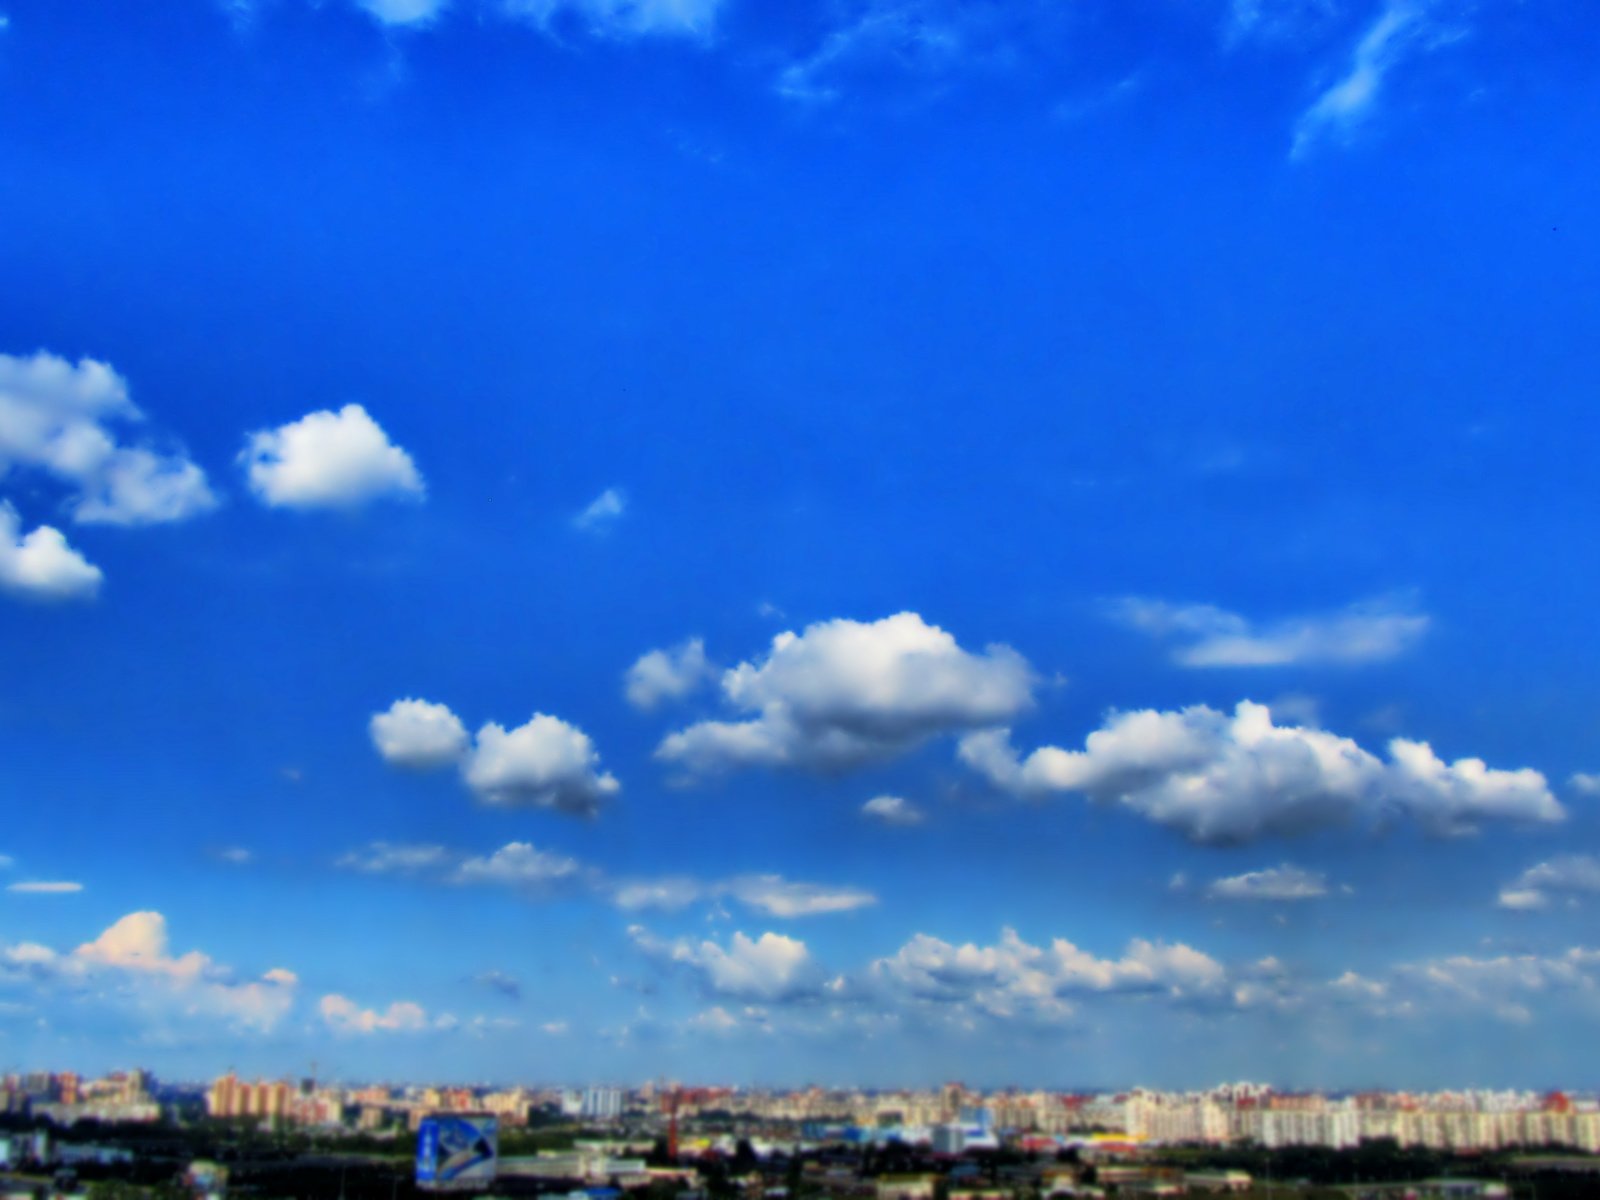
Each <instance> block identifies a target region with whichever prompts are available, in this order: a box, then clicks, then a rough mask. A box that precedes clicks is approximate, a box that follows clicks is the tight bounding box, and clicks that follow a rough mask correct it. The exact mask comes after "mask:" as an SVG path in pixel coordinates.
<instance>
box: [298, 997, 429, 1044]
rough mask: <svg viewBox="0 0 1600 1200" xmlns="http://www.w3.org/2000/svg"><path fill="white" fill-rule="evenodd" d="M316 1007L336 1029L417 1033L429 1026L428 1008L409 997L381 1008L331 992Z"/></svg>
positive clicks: (364, 1032) (363, 1032)
mask: <svg viewBox="0 0 1600 1200" xmlns="http://www.w3.org/2000/svg"><path fill="white" fill-rule="evenodd" d="M317 1011H318V1012H320V1013H321V1014H322V1019H323V1021H324V1022H325V1023H326V1024H327V1026H328V1028H329V1029H331V1030H333V1031H334V1032H335V1033H350V1034H371V1033H420V1032H422V1031H423V1030H425V1029H427V1028H428V1027H429V1023H428V1014H427V1012H426V1011H425V1010H424V1009H423V1008H422V1006H421V1005H419V1004H414V1003H412V1002H411V1001H409V1000H396V1001H395V1002H394V1003H393V1004H391V1005H389V1007H388V1008H386V1009H383V1010H381V1011H380V1010H378V1009H372V1008H362V1007H361V1006H360V1005H358V1004H357V1003H356V1002H355V1001H354V1000H351V999H349V998H348V997H345V996H341V995H338V994H337V993H330V994H329V995H326V996H324V997H323V998H322V999H321V1001H320V1002H319V1003H318V1004H317Z"/></svg>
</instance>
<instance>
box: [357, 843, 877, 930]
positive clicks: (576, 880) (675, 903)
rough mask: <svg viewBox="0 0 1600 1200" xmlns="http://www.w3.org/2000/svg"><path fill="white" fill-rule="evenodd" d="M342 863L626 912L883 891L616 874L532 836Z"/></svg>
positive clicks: (384, 847)
mask: <svg viewBox="0 0 1600 1200" xmlns="http://www.w3.org/2000/svg"><path fill="white" fill-rule="evenodd" d="M337 865H338V866H340V867H343V868H345V869H347V870H352V871H359V872H361V873H363V874H367V875H394V876H401V877H406V878H412V879H418V880H422V881H424V882H428V883H433V884H451V885H461V886H467V885H485V886H499V887H507V888H513V889H516V890H519V891H523V892H527V893H530V894H532V895H534V896H540V895H547V894H550V893H552V892H554V891H556V889H558V888H560V889H563V890H567V891H569V892H576V893H578V894H588V895H594V896H597V897H599V898H601V899H603V900H606V901H608V902H609V903H611V904H613V905H615V906H616V907H617V908H619V909H622V910H623V911H626V912H634V911H638V910H641V909H664V910H677V909H681V908H686V907H687V906H689V905H690V904H695V903H700V902H711V901H718V900H723V899H732V900H735V901H737V902H738V903H739V904H742V905H744V906H745V907H746V908H749V909H752V910H754V911H756V912H760V913H763V914H765V915H766V916H770V917H779V918H782V919H785V920H790V919H797V918H801V917H813V916H822V915H826V914H830V913H845V912H853V911H855V910H857V909H860V908H865V907H868V906H869V905H873V904H876V903H877V902H878V898H877V897H876V896H875V895H873V894H872V893H871V892H868V891H864V890H863V889H861V888H855V887H843V886H836V885H829V884H820V883H805V882H800V881H797V880H791V879H785V878H784V877H783V876H781V875H770V874H767V875H763V874H750V875H738V876H734V877H733V878H731V879H723V880H714V881H709V882H708V881H704V880H699V879H693V878H690V877H688V876H681V875H680V876H664V877H660V878H655V879H612V878H609V877H608V876H607V875H606V873H605V872H604V871H601V870H600V869H598V868H596V867H589V866H585V865H584V864H583V863H581V862H579V861H578V860H577V859H575V858H572V857H570V856H569V855H566V854H561V853H557V852H553V851H549V850H541V849H539V848H538V847H536V846H534V845H533V844H532V843H531V842H508V843H506V844H505V845H504V846H501V847H500V848H499V849H498V850H495V851H493V852H492V853H490V854H486V855H473V854H465V853H463V852H461V851H459V850H451V849H448V848H446V847H444V846H438V845H427V844H424V845H397V844H394V843H390V842H372V843H371V844H369V845H367V846H365V847H363V848H361V849H360V850H353V851H351V852H350V853H348V854H345V855H344V856H342V857H341V858H340V859H339V860H338V863H337Z"/></svg>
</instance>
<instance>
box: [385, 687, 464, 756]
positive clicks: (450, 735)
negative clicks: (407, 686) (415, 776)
mask: <svg viewBox="0 0 1600 1200" xmlns="http://www.w3.org/2000/svg"><path fill="white" fill-rule="evenodd" d="M367 729H368V732H369V733H370V734H371V736H372V744H373V745H374V746H376V747H377V749H378V753H379V754H380V755H381V756H382V757H383V760H384V761H385V762H387V763H391V764H393V765H394V766H398V767H410V768H412V769H416V770H425V769H427V768H430V767H442V766H446V765H448V764H449V763H453V762H459V761H460V760H461V757H462V756H463V755H464V754H465V753H466V751H467V744H468V741H469V739H468V737H467V727H466V726H465V725H463V724H462V723H461V718H459V717H458V716H456V715H455V713H453V712H451V711H450V709H449V708H448V707H446V706H445V705H443V704H432V703H430V702H429V701H427V700H416V699H406V700H396V701H395V702H394V703H393V704H391V705H390V706H389V707H388V708H387V709H385V710H384V711H383V712H381V713H374V714H373V715H372V719H371V721H369V722H368V725H367Z"/></svg>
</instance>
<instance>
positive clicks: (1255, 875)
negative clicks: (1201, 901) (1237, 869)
mask: <svg viewBox="0 0 1600 1200" xmlns="http://www.w3.org/2000/svg"><path fill="white" fill-rule="evenodd" d="M1327 894H1328V878H1327V876H1326V875H1324V874H1323V873H1322V872H1321V871H1308V870H1306V869H1305V868H1304V867H1297V866H1294V865H1293V864H1292V863H1284V864H1283V865H1282V866H1277V867H1267V868H1265V869H1263V870H1260V871H1246V872H1245V873H1244V874H1242V875H1230V876H1228V877H1227V878H1226V879H1218V880H1216V881H1215V882H1214V883H1212V884H1211V886H1210V887H1208V888H1206V895H1207V896H1210V897H1211V898H1212V899H1214V900H1318V899H1321V898H1322V897H1323V896H1326V895H1327Z"/></svg>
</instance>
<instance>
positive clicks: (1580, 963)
mask: <svg viewBox="0 0 1600 1200" xmlns="http://www.w3.org/2000/svg"><path fill="white" fill-rule="evenodd" d="M1597 968H1600V950H1595V949H1591V948H1588V947H1583V946H1574V947H1572V948H1570V949H1568V950H1566V951H1564V952H1561V953H1557V954H1550V955H1540V954H1504V955H1496V956H1492V957H1479V956H1474V955H1467V954H1461V955H1454V956H1451V957H1448V958H1432V959H1426V960H1424V961H1421V962H1416V963H1404V964H1401V965H1399V966H1397V967H1394V968H1393V969H1392V970H1391V971H1390V973H1389V978H1388V979H1387V980H1386V981H1383V982H1382V983H1371V982H1369V981H1363V980H1361V978H1360V977H1359V976H1353V977H1352V975H1350V974H1347V975H1346V976H1344V977H1342V978H1341V979H1340V980H1338V981H1336V985H1335V986H1336V987H1338V989H1339V991H1340V992H1341V993H1342V994H1343V995H1344V996H1345V997H1346V998H1347V999H1351V1000H1354V1001H1357V1002H1360V1003H1362V1004H1363V1005H1364V1006H1365V1007H1367V1008H1368V1010H1369V1011H1371V1012H1372V1013H1373V1015H1375V1016H1417V1015H1420V1014H1423V1013H1432V1014H1434V1015H1438V1014H1440V1013H1443V1012H1448V1011H1451V1010H1463V1011H1467V1012H1486V1013H1488V1014H1489V1015H1491V1016H1494V1017H1498V1018H1499V1019H1500V1020H1503V1021H1506V1022H1508V1023H1511V1024H1519V1025H1520V1024H1526V1023H1527V1022H1528V1021H1530V1020H1532V1019H1533V1015H1534V1014H1533V1011H1532V1009H1531V1008H1530V1007H1529V1006H1530V1005H1531V1004H1534V1003H1538V1004H1540V1005H1541V1006H1546V1005H1552V1004H1559V1003H1561V1002H1562V1001H1563V1000H1564V999H1571V998H1578V999H1581V1000H1582V1001H1583V1002H1584V1004H1585V1006H1586V1007H1588V1006H1590V1005H1592V1002H1593V997H1594V996H1595V994H1596V992H1597V990H1600V973H1597ZM1363 982H1367V983H1368V986H1367V987H1364V988H1363V987H1362V986H1360V984H1361V983H1363Z"/></svg>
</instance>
